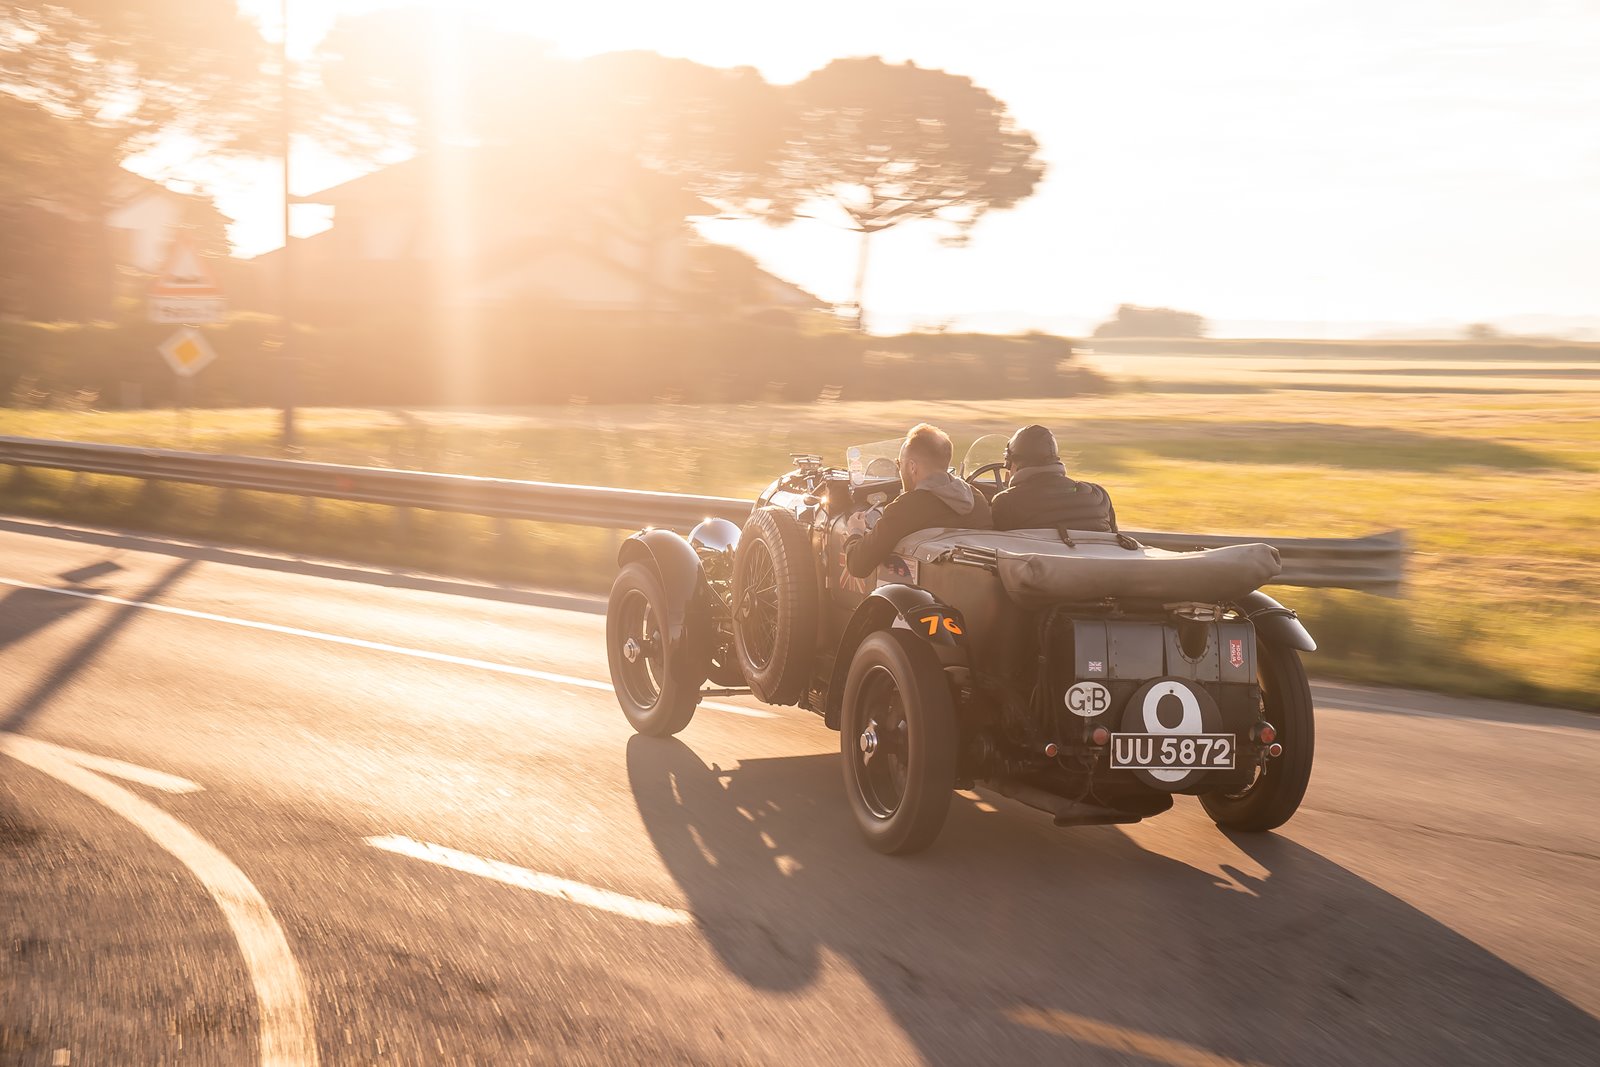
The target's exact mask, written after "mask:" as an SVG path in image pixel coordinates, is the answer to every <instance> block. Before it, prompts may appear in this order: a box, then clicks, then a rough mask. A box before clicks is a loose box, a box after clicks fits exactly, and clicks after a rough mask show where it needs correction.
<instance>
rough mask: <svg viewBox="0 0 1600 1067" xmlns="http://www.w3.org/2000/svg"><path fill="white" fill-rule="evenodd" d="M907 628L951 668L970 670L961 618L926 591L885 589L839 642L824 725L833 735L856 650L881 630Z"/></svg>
mask: <svg viewBox="0 0 1600 1067" xmlns="http://www.w3.org/2000/svg"><path fill="white" fill-rule="evenodd" d="M895 626H901V627H904V628H906V629H908V630H910V631H911V632H912V633H913V634H915V635H916V636H918V637H920V638H922V639H923V640H924V641H927V642H928V643H929V644H930V645H932V646H933V649H934V651H935V652H937V653H938V655H939V662H940V663H941V664H943V665H944V666H946V667H968V666H970V663H969V661H968V656H967V636H966V629H967V628H966V622H965V620H964V619H962V617H961V613H960V612H959V611H957V610H956V609H955V608H952V607H950V606H949V605H948V604H943V603H941V602H940V601H939V599H938V598H937V597H935V596H934V595H933V594H932V593H930V592H928V591H927V590H926V589H918V588H917V587H916V586H913V585H898V584H895V585H880V586H878V588H876V589H874V590H873V591H872V592H871V593H868V594H867V598H866V599H865V600H863V601H862V602H861V603H860V604H858V605H856V610H855V611H854V612H853V613H852V614H851V616H850V621H849V622H847V623H845V627H844V633H843V634H842V635H841V636H840V638H839V647H838V650H837V653H836V655H835V656H834V659H833V672H832V676H831V677H830V679H829V682H828V699H827V705H826V707H824V708H823V711H822V721H823V722H824V723H826V724H827V725H828V728H829V729H832V730H837V729H838V728H839V716H840V712H841V710H842V707H843V702H844V683H845V679H846V678H848V677H849V675H850V662H851V660H853V659H855V654H856V648H857V646H859V645H860V644H861V642H862V641H864V640H866V638H867V635H868V634H871V633H873V632H875V631H877V630H887V629H890V628H891V627H895Z"/></svg>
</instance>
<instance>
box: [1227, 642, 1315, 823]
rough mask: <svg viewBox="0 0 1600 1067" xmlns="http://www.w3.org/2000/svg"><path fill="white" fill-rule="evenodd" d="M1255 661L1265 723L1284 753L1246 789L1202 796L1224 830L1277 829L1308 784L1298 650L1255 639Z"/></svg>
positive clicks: (1311, 724)
mask: <svg viewBox="0 0 1600 1067" xmlns="http://www.w3.org/2000/svg"><path fill="white" fill-rule="evenodd" d="M1258 641H1259V639H1258ZM1256 662H1257V664H1258V665H1259V666H1258V670H1257V673H1258V674H1259V675H1260V682H1261V697H1262V703H1263V705H1264V709H1265V713H1266V717H1267V721H1268V722H1270V723H1271V724H1272V725H1273V727H1274V728H1276V729H1277V731H1278V741H1279V742H1280V743H1281V744H1282V745H1283V755H1281V756H1279V757H1278V758H1277V759H1275V760H1269V761H1268V762H1267V763H1266V764H1265V765H1264V766H1263V767H1262V769H1261V772H1260V773H1259V774H1258V775H1257V776H1256V780H1255V781H1254V782H1253V783H1252V784H1251V785H1250V786H1249V788H1247V789H1245V790H1244V792H1242V793H1237V794H1234V795H1231V796H1230V795H1227V794H1223V793H1209V794H1205V795H1203V796H1201V797H1200V803H1201V805H1202V806H1204V807H1205V809H1206V814H1207V815H1209V816H1211V821H1212V822H1214V823H1216V824H1217V825H1218V826H1220V827H1222V828H1223V829H1224V830H1244V831H1247V832H1252V833H1260V832H1262V831H1265V830H1275V829H1277V828H1278V827H1280V826H1282V825H1283V824H1284V823H1286V822H1288V821H1289V819H1290V817H1291V816H1292V815H1294V813H1295V810H1296V809H1297V808H1299V807H1300V801H1301V800H1302V799H1303V798H1304V797H1305V795H1306V786H1307V785H1309V784H1310V782H1311V759H1312V755H1313V752H1314V750H1315V748H1316V722H1315V720H1314V718H1313V716H1312V711H1311V683H1310V682H1309V681H1307V679H1306V669H1305V666H1304V665H1303V664H1301V662H1300V655H1299V653H1297V652H1296V651H1295V650H1294V649H1292V648H1285V647H1283V646H1281V645H1275V644H1271V643H1269V642H1266V641H1259V643H1258V645H1257V647H1256Z"/></svg>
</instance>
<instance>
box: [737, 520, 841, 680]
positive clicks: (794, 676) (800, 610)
mask: <svg viewBox="0 0 1600 1067" xmlns="http://www.w3.org/2000/svg"><path fill="white" fill-rule="evenodd" d="M820 599H821V598H820V596H819V595H818V592H817V569H816V564H815V563H813V562H812V559H811V539H810V537H808V536H807V534H806V531H805V530H804V529H803V528H802V527H801V526H800V523H799V522H797V521H796V520H795V517H794V516H793V515H790V514H789V513H788V512H787V511H784V510H783V509H782V508H776V507H764V508H757V509H756V510H755V512H754V514H752V515H751V516H750V518H749V520H748V521H747V522H746V523H745V524H744V532H743V533H742V534H740V536H739V550H738V553H737V555H736V556H735V557H734V562H733V643H734V653H735V658H736V660H737V661H738V667H739V671H740V673H741V674H742V675H743V676H744V680H745V683H746V684H748V685H749V686H750V692H752V693H754V694H755V696H756V697H757V698H758V699H760V700H764V701H766V702H767V703H768V704H795V703H798V702H799V700H800V698H801V697H803V696H804V695H805V692H806V685H807V683H808V682H809V681H810V680H811V667H812V659H813V657H814V656H815V653H816V647H817V619H818V615H819V612H820V604H819V601H820Z"/></svg>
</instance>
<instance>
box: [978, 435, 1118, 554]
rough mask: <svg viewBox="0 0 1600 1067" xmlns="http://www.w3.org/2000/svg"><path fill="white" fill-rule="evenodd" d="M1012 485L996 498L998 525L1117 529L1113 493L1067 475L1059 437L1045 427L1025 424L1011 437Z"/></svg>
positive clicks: (1008, 466)
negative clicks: (1060, 450)
mask: <svg viewBox="0 0 1600 1067" xmlns="http://www.w3.org/2000/svg"><path fill="white" fill-rule="evenodd" d="M1006 469H1007V470H1009V471H1010V472H1011V482H1010V485H1009V486H1008V487H1007V488H1006V489H1005V491H1003V492H1001V493H999V494H997V495H996V496H995V498H994V501H993V504H992V506H993V510H994V528H995V529H996V530H1104V531H1108V532H1113V531H1115V530H1116V528H1117V511H1116V509H1115V508H1114V507H1112V506H1111V496H1110V495H1109V494H1108V493H1107V492H1106V491H1105V490H1104V489H1102V488H1101V487H1100V486H1098V485H1096V484H1094V483H1093V482H1080V481H1075V480H1073V479H1072V478H1068V477H1067V467H1066V464H1064V463H1062V462H1061V453H1060V452H1059V451H1057V449H1056V437H1055V434H1053V433H1051V432H1050V431H1049V430H1048V429H1046V428H1045V427H1043V426H1038V425H1034V426H1024V427H1023V428H1022V429H1020V430H1018V431H1017V432H1016V433H1014V434H1012V435H1011V440H1010V441H1008V442H1006Z"/></svg>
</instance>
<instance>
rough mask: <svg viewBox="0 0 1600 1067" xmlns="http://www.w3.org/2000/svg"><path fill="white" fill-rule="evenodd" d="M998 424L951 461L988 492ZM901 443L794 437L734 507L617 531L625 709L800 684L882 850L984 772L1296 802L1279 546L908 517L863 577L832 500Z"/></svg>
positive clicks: (1289, 652) (1294, 712) (1109, 817)
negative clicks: (787, 454)
mask: <svg viewBox="0 0 1600 1067" xmlns="http://www.w3.org/2000/svg"><path fill="white" fill-rule="evenodd" d="M1003 440H1004V439H1003V438H999V437H998V436H996V435H991V436H990V437H986V438H984V439H982V440H980V441H979V442H978V443H977V444H976V445H974V446H973V448H972V449H971V450H970V451H969V452H968V454H967V458H966V460H965V461H964V462H963V464H962V468H961V472H960V473H961V474H962V476H964V477H966V478H967V480H968V481H969V482H971V483H972V484H973V485H974V486H976V487H977V488H979V489H980V490H981V491H983V492H985V493H987V494H989V495H990V496H992V495H993V494H994V493H995V492H997V491H999V490H1000V489H1001V488H1003V486H1004V478H1005V472H1004V467H1003V465H1002V464H1000V463H999V462H998V457H999V449H1000V446H1001V444H1002V442H1003ZM898 445H899V442H898V441H888V442H879V443H877V444H874V445H862V446H857V447H853V448H851V449H850V450H849V454H848V462H847V465H846V467H845V468H843V469H839V468H833V467H827V466H824V465H823V463H822V461H821V459H820V458H818V457H815V456H796V457H794V460H795V463H796V467H795V469H794V470H792V471H790V472H789V473H788V474H785V475H783V476H782V477H781V478H778V479H777V480H776V481H774V482H773V483H772V484H771V485H770V486H768V488H767V489H766V491H765V492H763V493H762V494H761V496H760V498H759V499H758V500H757V501H756V504H755V508H754V510H753V511H752V512H751V514H750V517H749V519H748V520H747V521H746V522H745V524H744V527H743V529H742V530H741V529H740V528H739V527H738V526H736V525H734V524H733V523H731V522H729V521H727V520H726V519H710V520H707V521H706V522H703V523H701V524H700V525H699V526H697V527H695V529H694V530H693V532H691V533H690V535H689V537H688V538H687V539H686V538H684V537H682V536H681V535H679V534H677V533H674V532H672V531H670V530H665V529H647V530H643V531H641V532H639V533H637V534H635V535H633V536H632V537H630V538H629V539H628V540H627V541H626V542H624V544H623V546H622V550H621V553H620V558H619V562H620V564H621V568H622V569H621V573H620V574H619V575H618V576H617V579H616V583H615V584H614V585H613V587H612V590H611V598H610V602H609V605H608V607H607V616H606V641H607V646H608V655H609V661H610V668H611V677H612V682H613V684H614V686H615V688H616V693H617V700H618V702H619V703H620V704H621V705H622V710H623V712H624V714H626V715H627V717H628V720H629V722H631V723H632V724H633V726H634V728H635V729H636V730H638V731H640V732H641V733H645V734H652V735H656V736H667V735H670V734H674V733H677V732H678V731H679V730H682V729H683V728H684V727H685V726H687V725H688V723H689V720H690V718H691V717H692V716H693V715H694V711H695V708H696V707H697V706H698V704H699V702H700V700H701V698H702V696H703V695H704V694H707V693H719V694H720V693H726V692H730V691H737V692H742V691H744V689H745V687H748V691H749V692H750V693H752V694H754V695H755V696H756V697H757V698H758V699H760V700H763V701H766V702H767V703H771V704H798V705H800V706H802V707H805V708H809V709H810V710H812V711H814V712H816V713H817V714H818V715H820V716H821V717H822V719H823V722H825V723H826V724H827V725H828V727H830V728H831V729H835V730H838V731H839V732H840V735H841V736H840V749H841V751H842V753H843V757H844V780H845V792H846V795H847V796H848V798H849V802H850V806H851V808H852V810H853V811H854V814H855V818H856V821H857V823H858V824H859V826H860V828H861V831H862V833H863V834H864V835H865V836H866V839H867V841H868V843H869V844H871V845H872V846H873V847H874V848H876V849H878V850H880V851H883V852H893V853H904V852H913V851H916V850H918V849H921V848H924V847H926V846H927V845H928V844H930V843H931V842H932V841H933V840H934V838H935V837H937V836H938V833H939V830H940V828H941V827H942V826H943V824H944V820H945V816H946V814H947V812H948V810H949V806H950V799H951V794H952V792H953V791H954V790H956V789H962V788H971V787H973V786H974V785H976V784H978V783H982V784H984V785H986V786H988V787H990V788H992V789H994V790H995V791H997V792H999V793H1001V794H1003V795H1005V796H1009V797H1013V798H1015V799H1017V800H1019V801H1022V802H1023V803H1026V804H1029V805H1031V806H1033V807H1036V808H1041V809H1043V810H1045V811H1048V812H1051V813H1052V814H1054V816H1055V821H1056V824H1057V825H1062V826H1068V825H1083V824H1094V823H1131V822H1137V821H1139V820H1140V819H1143V818H1147V817H1149V816H1151V815H1156V814H1159V813H1160V812H1163V811H1165V810H1167V809H1168V808H1170V807H1171V806H1172V797H1173V794H1175V793H1188V794H1193V795H1197V796H1199V798H1200V802H1201V804H1202V805H1203V806H1204V807H1205V810H1206V812H1207V813H1208V814H1209V815H1210V816H1211V818H1212V819H1213V820H1214V821H1215V822H1216V823H1217V825H1219V826H1222V827H1224V828H1228V829H1235V830H1255V831H1260V830H1270V829H1272V828H1274V827H1277V826H1280V825H1282V824H1283V823H1284V822H1286V821H1287V820H1288V819H1289V817H1290V816H1291V815H1293V814H1294V812H1295V809H1296V808H1297V807H1298V806H1299V804H1300V800H1301V798H1302V796H1303V795H1304V794H1305V789H1306V784H1307V781H1308V780H1309V778H1310V774H1311V758H1312V743H1313V725H1312V707H1311V692H1310V687H1309V685H1308V683H1307V681H1306V675H1305V670H1304V668H1303V667H1302V666H1301V663H1300V658H1299V653H1300V652H1310V651H1314V650H1315V648H1316V644H1315V643H1314V642H1313V641H1312V639H1311V635H1310V634H1309V633H1307V632H1306V629H1305V628H1304V626H1302V625H1301V623H1300V621H1299V619H1298V618H1296V616H1295V614H1294V613H1293V612H1292V611H1290V610H1288V609H1286V608H1284V607H1283V606H1282V605H1280V604H1279V603H1278V602H1277V601H1275V600H1273V599H1272V598H1271V597H1269V596H1267V595H1266V594H1264V593H1262V592H1260V591H1259V588H1258V587H1259V586H1261V585H1262V584H1264V583H1265V582H1267V581H1269V580H1270V579H1272V578H1273V577H1274V576H1276V575H1277V574H1278V572H1279V560H1278V554H1277V552H1276V551H1275V550H1274V549H1273V548H1271V547H1270V546H1267V545H1259V544H1257V545H1235V546H1230V547H1227V548H1220V549H1210V550H1206V551H1194V552H1164V551H1159V550H1155V549H1149V548H1146V547H1144V546H1142V545H1139V544H1137V543H1136V542H1134V541H1132V540H1131V539H1130V538H1127V537H1125V536H1121V535H1117V534H1105V533H1090V532H1075V531H1056V530H1028V531H1015V532H1010V533H996V532H992V531H973V530H925V531H923V532H921V533H918V534H914V535H912V536H910V537H908V538H907V539H906V540H905V541H902V542H901V543H900V545H899V546H898V552H897V555H896V556H894V557H892V558H891V559H890V561H889V562H888V563H887V564H885V565H884V566H883V567H882V568H880V570H879V572H878V574H877V575H876V577H875V578H874V579H872V580H868V581H862V580H860V579H856V578H853V577H852V576H851V575H850V574H849V572H848V571H847V570H846V569H845V567H844V562H843V556H844V544H845V541H846V538H847V534H846V531H845V524H846V520H847V518H848V517H849V516H850V515H851V514H852V513H855V512H858V511H864V510H870V509H873V508H878V507H881V506H882V505H883V503H884V502H886V501H887V500H889V499H891V498H892V497H893V496H894V495H896V494H897V493H898V492H899V491H900V482H899V479H898V475H897V467H896V463H895V456H896V454H897V449H898ZM990 451H992V452H993V453H994V456H993V461H987V462H986V460H987V459H989V456H988V453H989V452H990ZM707 680H710V681H711V682H712V683H713V684H714V685H715V686H717V687H720V688H717V689H705V688H704V686H705V684H706V682H707Z"/></svg>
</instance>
